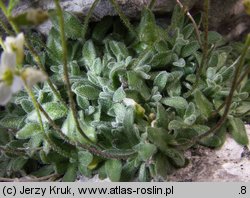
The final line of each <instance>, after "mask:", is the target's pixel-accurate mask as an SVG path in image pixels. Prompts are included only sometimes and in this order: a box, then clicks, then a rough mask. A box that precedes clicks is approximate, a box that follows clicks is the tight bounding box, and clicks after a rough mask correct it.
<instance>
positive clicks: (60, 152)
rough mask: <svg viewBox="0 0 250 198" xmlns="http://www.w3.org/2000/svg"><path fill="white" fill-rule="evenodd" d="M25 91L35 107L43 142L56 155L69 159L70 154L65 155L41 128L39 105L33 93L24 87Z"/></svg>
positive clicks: (42, 127)
mask: <svg viewBox="0 0 250 198" xmlns="http://www.w3.org/2000/svg"><path fill="white" fill-rule="evenodd" d="M26 90H27V93H28V94H29V96H30V98H31V100H32V103H33V105H34V107H35V110H36V113H37V116H38V121H39V124H40V128H41V131H42V132H43V135H44V138H45V140H46V141H47V142H48V143H49V144H50V146H51V147H52V149H53V150H54V151H56V152H57V153H59V154H60V155H62V156H64V157H66V158H69V157H70V154H69V153H67V152H66V151H64V150H62V149H61V148H60V147H58V146H57V145H56V144H55V143H54V142H53V141H52V140H51V139H50V138H49V136H48V135H47V133H46V131H45V129H44V126H43V121H42V117H41V113H40V110H39V104H38V102H37V100H36V98H35V95H34V93H33V91H32V90H31V89H30V88H29V87H27V86H26Z"/></svg>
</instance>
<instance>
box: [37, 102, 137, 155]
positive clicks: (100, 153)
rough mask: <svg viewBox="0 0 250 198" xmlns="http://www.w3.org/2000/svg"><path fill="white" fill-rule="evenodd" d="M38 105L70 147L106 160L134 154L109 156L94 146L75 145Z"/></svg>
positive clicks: (40, 107)
mask: <svg viewBox="0 0 250 198" xmlns="http://www.w3.org/2000/svg"><path fill="white" fill-rule="evenodd" d="M38 105H39V109H40V111H41V112H42V113H43V115H44V116H45V118H46V119H47V120H48V122H49V124H50V125H51V126H52V127H53V128H54V129H55V130H56V132H57V134H58V135H59V136H60V137H61V138H62V140H64V141H65V142H67V143H68V144H70V145H71V146H74V147H78V148H83V149H86V150H88V151H89V152H90V153H92V154H94V155H98V156H99V157H102V158H107V159H127V158H128V157H130V156H131V155H133V154H134V153H131V154H124V155H117V154H111V153H109V152H105V151H101V150H100V149H98V148H96V147H94V146H90V145H87V144H81V143H76V142H74V141H72V140H70V139H69V138H68V137H67V136H66V135H65V134H64V133H63V132H62V130H61V128H60V127H59V126H58V125H57V124H56V123H55V122H54V121H53V120H52V119H51V118H50V116H49V115H48V113H47V112H46V111H45V110H44V109H43V107H42V106H41V105H40V104H39V103H38Z"/></svg>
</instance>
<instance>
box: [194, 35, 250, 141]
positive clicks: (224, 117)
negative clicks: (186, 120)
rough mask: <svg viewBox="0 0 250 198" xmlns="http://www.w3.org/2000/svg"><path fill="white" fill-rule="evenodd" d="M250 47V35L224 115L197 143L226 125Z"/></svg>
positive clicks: (199, 137) (237, 68) (197, 139)
mask: <svg viewBox="0 0 250 198" xmlns="http://www.w3.org/2000/svg"><path fill="white" fill-rule="evenodd" d="M249 47H250V34H248V36H247V40H246V43H245V47H244V49H243V51H242V54H241V58H240V62H239V64H238V66H237V67H236V70H235V74H234V78H233V82H232V86H231V89H230V92H229V95H228V97H227V99H226V103H225V110H224V113H223V115H222V117H221V118H220V120H219V121H218V122H217V124H216V125H215V126H214V127H212V128H211V129H210V130H208V131H207V132H205V133H203V134H201V135H199V136H197V137H196V138H195V141H199V140H200V139H202V138H204V137H207V136H208V135H210V134H212V133H215V132H216V131H217V130H218V129H219V128H220V127H221V126H222V125H223V124H224V122H225V121H226V119H227V115H228V113H229V111H230V106H231V103H232V100H233V95H234V91H235V89H236V88H237V86H238V84H237V82H238V79H239V76H240V73H241V70H242V67H243V65H244V61H245V58H246V54H247V51H248V49H249Z"/></svg>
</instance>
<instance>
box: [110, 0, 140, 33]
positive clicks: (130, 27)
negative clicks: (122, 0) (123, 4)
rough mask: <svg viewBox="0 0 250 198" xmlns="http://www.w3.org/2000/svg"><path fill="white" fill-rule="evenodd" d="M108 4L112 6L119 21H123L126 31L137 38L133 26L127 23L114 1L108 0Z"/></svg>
mask: <svg viewBox="0 0 250 198" xmlns="http://www.w3.org/2000/svg"><path fill="white" fill-rule="evenodd" d="M109 1H110V3H111V4H112V5H113V7H114V9H115V11H116V12H117V14H118V15H119V16H120V18H121V20H122V21H123V23H124V25H125V26H126V27H127V28H128V30H129V31H130V32H131V33H132V35H133V36H135V37H137V33H136V31H135V30H134V27H133V25H132V24H131V23H130V22H129V20H128V18H127V17H126V15H125V14H124V13H123V12H122V10H121V8H120V7H119V5H118V3H117V2H116V0H109Z"/></svg>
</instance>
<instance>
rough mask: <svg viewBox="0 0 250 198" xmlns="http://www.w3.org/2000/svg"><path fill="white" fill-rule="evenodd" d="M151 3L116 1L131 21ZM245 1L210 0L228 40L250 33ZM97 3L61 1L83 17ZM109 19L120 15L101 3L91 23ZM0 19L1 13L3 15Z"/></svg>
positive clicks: (48, 5)
mask: <svg viewBox="0 0 250 198" xmlns="http://www.w3.org/2000/svg"><path fill="white" fill-rule="evenodd" d="M150 1H151V0H117V2H118V4H119V5H120V7H121V9H122V10H123V12H124V13H125V14H126V15H127V16H129V17H131V18H134V17H138V16H140V11H141V10H142V9H143V7H144V6H146V5H148V3H149V2H150ZM242 1H243V0H223V1H218V0H211V7H210V27H211V29H214V30H217V31H219V32H221V33H223V34H224V35H227V37H228V38H229V39H241V36H242V35H243V34H246V33H247V32H248V31H250V16H248V15H246V13H245V12H244V8H243V5H242ZM93 2H94V0H61V5H62V7H63V8H64V9H65V10H67V11H70V12H74V13H75V14H78V15H81V16H84V15H86V13H87V12H88V10H89V8H90V7H91V5H92V3H93ZM181 2H182V3H183V4H184V5H186V6H187V7H188V9H191V12H193V13H195V12H197V11H200V10H202V7H203V5H202V4H203V3H202V2H203V1H198V0H181ZM175 5H176V0H156V3H155V6H154V11H155V12H156V13H160V14H163V15H164V14H166V13H169V12H171V11H172V10H173V8H174V6H175ZM31 7H33V8H42V9H45V10H46V9H53V8H54V3H53V0H22V1H20V4H19V6H18V7H17V9H15V11H14V13H19V12H22V11H23V10H26V9H28V8H31ZM107 15H111V16H114V15H117V13H116V11H115V10H114V8H113V6H112V5H111V4H110V2H109V0H100V2H99V3H98V5H97V7H96V8H95V10H94V13H93V16H92V20H94V21H97V20H100V19H102V18H103V17H104V16H107ZM0 17H1V13H0ZM50 27H51V25H50V23H46V24H43V25H42V26H41V27H40V28H39V29H40V31H42V32H43V33H47V32H48V29H49V28H50Z"/></svg>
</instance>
